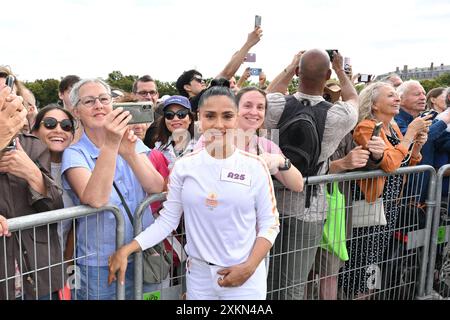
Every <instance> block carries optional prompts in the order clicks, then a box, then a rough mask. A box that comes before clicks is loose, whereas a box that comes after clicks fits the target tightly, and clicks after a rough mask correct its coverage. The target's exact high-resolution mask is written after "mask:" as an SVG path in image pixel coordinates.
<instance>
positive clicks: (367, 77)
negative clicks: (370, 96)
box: [358, 74, 372, 83]
mask: <svg viewBox="0 0 450 320" xmlns="http://www.w3.org/2000/svg"><path fill="white" fill-rule="evenodd" d="M371 79H372V75H371V74H361V75H359V77H358V82H365V83H367V82H370V80H371Z"/></svg>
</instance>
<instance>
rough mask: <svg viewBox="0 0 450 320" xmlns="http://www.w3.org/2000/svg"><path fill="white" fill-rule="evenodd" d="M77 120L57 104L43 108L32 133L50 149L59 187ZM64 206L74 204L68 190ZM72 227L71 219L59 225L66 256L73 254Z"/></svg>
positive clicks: (64, 195) (53, 172) (52, 172)
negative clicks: (70, 237)
mask: <svg viewBox="0 0 450 320" xmlns="http://www.w3.org/2000/svg"><path fill="white" fill-rule="evenodd" d="M75 124H76V121H75V118H74V117H73V115H72V114H71V113H70V112H69V111H68V110H66V109H64V108H62V107H60V106H59V105H57V104H53V105H48V106H46V107H45V108H42V109H41V110H40V111H39V112H38V114H37V115H36V119H35V122H34V125H33V127H32V128H31V133H32V134H34V135H35V136H37V137H38V138H39V139H40V140H41V141H42V142H44V143H45V144H46V145H47V147H48V150H49V151H50V169H51V174H52V177H53V179H54V180H55V182H56V184H57V185H58V186H59V187H62V185H61V160H62V155H63V151H64V150H65V149H66V148H67V147H68V146H69V145H70V144H71V143H72V141H73V139H74V134H75V129H76V125H75ZM63 202H64V207H65V208H69V207H72V206H74V204H73V201H72V199H70V197H69V195H68V194H67V192H66V191H65V190H64V191H63ZM70 229H71V221H70V220H67V221H64V222H63V223H62V224H60V226H59V227H58V233H59V239H60V244H61V247H62V248H65V249H66V253H65V258H71V257H72V255H73V243H72V242H70V245H69V246H68V247H66V239H67V235H68V232H69V230H70Z"/></svg>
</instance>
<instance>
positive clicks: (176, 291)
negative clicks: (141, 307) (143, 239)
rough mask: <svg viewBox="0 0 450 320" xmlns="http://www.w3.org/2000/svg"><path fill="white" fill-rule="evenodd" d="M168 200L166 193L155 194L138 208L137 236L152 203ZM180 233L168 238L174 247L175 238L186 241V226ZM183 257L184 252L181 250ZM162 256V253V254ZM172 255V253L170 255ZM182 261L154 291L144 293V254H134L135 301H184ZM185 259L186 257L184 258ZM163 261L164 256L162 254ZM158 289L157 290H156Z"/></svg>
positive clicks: (135, 218)
mask: <svg viewBox="0 0 450 320" xmlns="http://www.w3.org/2000/svg"><path fill="white" fill-rule="evenodd" d="M165 200H166V193H160V194H154V195H151V196H149V197H147V198H146V199H145V200H144V201H143V202H142V203H141V204H140V205H139V206H138V207H137V208H136V211H135V214H134V221H133V224H134V226H135V229H134V234H135V236H136V235H138V234H139V233H141V232H142V214H143V213H144V212H145V209H146V208H147V207H148V206H149V205H150V204H152V203H155V202H163V201H165ZM179 229H181V231H180V232H176V233H175V234H173V235H171V236H169V237H167V238H166V239H167V242H168V243H169V244H170V245H171V247H174V242H175V241H178V240H176V239H175V237H181V238H183V239H184V236H185V233H184V225H183V223H181V224H180V228H179ZM183 243H184V240H181V244H183ZM181 251H182V253H181V255H182V256H183V254H184V251H183V250H181ZM160 254H161V253H160ZM169 254H170V253H169ZM179 258H180V259H181V262H180V265H179V266H178V267H177V266H175V265H174V263H173V262H172V265H171V266H170V273H169V275H168V277H167V279H165V280H164V281H163V282H162V283H160V284H154V285H153V288H154V291H150V292H148V289H147V290H145V291H146V292H144V290H143V287H144V285H145V284H144V281H143V269H142V252H141V251H140V252H136V253H135V254H134V259H135V266H134V268H135V269H134V281H135V283H134V290H135V300H142V299H145V300H179V299H182V296H183V293H184V292H185V291H186V290H185V288H186V283H185V274H184V271H185V268H184V264H183V260H184V259H183V257H179ZM184 258H185V257H184ZM161 259H162V254H161ZM155 287H156V288H155Z"/></svg>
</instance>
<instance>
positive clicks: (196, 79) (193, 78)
mask: <svg viewBox="0 0 450 320" xmlns="http://www.w3.org/2000/svg"><path fill="white" fill-rule="evenodd" d="M192 80H195V81H197V82H198V83H205V80H204V79H202V77H200V76H198V75H195V76H193V77H192V79H191V81H192Z"/></svg>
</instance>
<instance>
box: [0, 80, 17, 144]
mask: <svg viewBox="0 0 450 320" xmlns="http://www.w3.org/2000/svg"><path fill="white" fill-rule="evenodd" d="M14 80H15V78H14V76H13V75H8V76H7V77H6V80H5V83H6V85H7V86H8V87H10V88H11V91H12V90H13V88H14ZM15 149H16V139H15V138H13V139H12V140H11V142H10V143H9V144H8V146H6V147H5V148H4V149H3V151H11V150H15Z"/></svg>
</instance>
